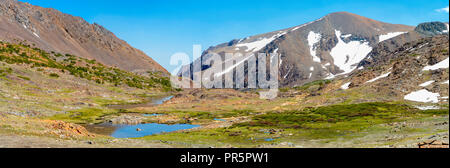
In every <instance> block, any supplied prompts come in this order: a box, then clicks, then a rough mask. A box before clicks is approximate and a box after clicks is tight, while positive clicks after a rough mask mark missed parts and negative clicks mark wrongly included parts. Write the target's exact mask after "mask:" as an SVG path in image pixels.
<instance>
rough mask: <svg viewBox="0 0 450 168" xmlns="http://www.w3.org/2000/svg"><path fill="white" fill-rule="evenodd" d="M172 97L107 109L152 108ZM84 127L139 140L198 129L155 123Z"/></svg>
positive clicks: (146, 115)
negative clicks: (161, 134) (149, 136)
mask: <svg viewBox="0 0 450 168" xmlns="http://www.w3.org/2000/svg"><path fill="white" fill-rule="evenodd" d="M172 98H173V96H166V97H152V98H150V99H149V101H148V102H146V103H141V104H123V105H109V106H108V107H109V108H112V109H132V108H137V107H153V106H157V105H161V104H163V103H164V102H166V101H169V100H170V99H172ZM159 115H161V114H143V116H145V117H156V116H159ZM84 127H85V128H86V129H87V130H88V131H89V132H92V133H96V134H101V135H108V136H112V137H114V138H140V137H144V136H148V135H154V134H160V133H167V132H174V131H179V130H185V129H192V128H196V127H199V126H198V125H191V124H174V125H168V124H157V123H148V124H138V125H123V124H111V123H102V124H95V125H84Z"/></svg>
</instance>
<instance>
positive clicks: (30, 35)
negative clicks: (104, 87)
mask: <svg viewBox="0 0 450 168" xmlns="http://www.w3.org/2000/svg"><path fill="white" fill-rule="evenodd" d="M0 23H1V24H0V30H1V31H0V39H1V40H4V41H8V42H18V41H20V42H22V41H26V42H28V43H29V44H35V45H36V47H39V48H42V49H44V50H46V51H49V52H50V51H54V52H61V53H68V54H73V55H77V56H81V57H84V58H88V59H96V60H97V61H99V62H101V63H103V64H105V65H108V66H113V67H118V68H121V69H123V70H128V71H133V72H145V71H152V72H161V73H163V74H166V75H167V74H168V72H167V70H166V69H164V68H163V67H162V66H161V65H159V64H158V63H156V62H155V61H154V60H153V59H152V58H151V57H149V56H147V55H146V54H145V53H144V52H142V51H141V50H138V49H136V48H133V47H132V46H130V45H129V44H128V43H127V42H126V41H124V40H122V39H119V38H118V37H117V36H116V35H115V34H114V33H112V32H110V31H109V30H107V29H106V28H104V27H103V26H101V25H99V24H97V23H93V24H90V23H88V22H86V21H85V20H84V19H83V18H81V17H78V16H72V15H70V14H65V13H63V12H61V11H58V10H56V9H52V8H43V7H39V6H34V5H31V4H29V3H23V2H20V1H17V0H6V1H4V2H3V3H1V4H0Z"/></svg>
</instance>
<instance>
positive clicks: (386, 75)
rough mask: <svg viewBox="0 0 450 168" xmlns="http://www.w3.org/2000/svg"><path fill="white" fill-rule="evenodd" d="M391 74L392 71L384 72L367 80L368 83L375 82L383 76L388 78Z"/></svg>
mask: <svg viewBox="0 0 450 168" xmlns="http://www.w3.org/2000/svg"><path fill="white" fill-rule="evenodd" d="M390 74H391V72H388V73H385V74H383V75H380V76H379V77H376V78H373V79H371V80H369V81H367V82H366V83H372V82H375V81H377V80H379V79H381V78H386V77H388V76H389V75H390Z"/></svg>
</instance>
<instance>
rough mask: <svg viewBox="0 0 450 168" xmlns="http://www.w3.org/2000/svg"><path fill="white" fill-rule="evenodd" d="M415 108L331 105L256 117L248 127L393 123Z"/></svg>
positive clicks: (376, 105) (369, 104)
mask: <svg viewBox="0 0 450 168" xmlns="http://www.w3.org/2000/svg"><path fill="white" fill-rule="evenodd" d="M418 112H419V111H418V110H417V109H415V108H412V107H409V106H406V105H398V104H390V103H362V104H349V105H332V106H324V107H317V108H306V109H304V110H300V111H297V110H294V111H287V112H283V113H269V114H265V115H261V116H257V117H255V118H254V119H253V121H251V122H249V123H245V124H242V125H245V126H262V127H279V128H305V127H307V125H308V124H309V123H320V122H323V123H339V122H348V121H356V120H383V121H392V120H394V119H396V118H399V117H402V116H405V115H408V114H414V113H418Z"/></svg>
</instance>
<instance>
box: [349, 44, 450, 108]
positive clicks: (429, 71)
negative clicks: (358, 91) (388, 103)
mask: <svg viewBox="0 0 450 168" xmlns="http://www.w3.org/2000/svg"><path fill="white" fill-rule="evenodd" d="M448 39H449V37H448V35H438V36H433V37H426V38H422V39H419V40H416V41H412V42H408V43H406V44H404V45H403V46H401V47H399V48H397V49H396V50H394V51H389V49H386V50H384V51H382V52H379V53H381V54H380V55H378V58H377V59H374V60H373V61H374V62H373V63H372V64H366V65H364V67H363V68H361V69H360V70H357V71H355V72H353V73H352V74H350V76H349V77H348V78H347V79H344V81H345V82H343V83H345V84H344V85H343V86H342V87H341V89H344V90H346V89H351V88H357V87H367V86H370V90H374V91H376V92H379V93H385V94H386V96H387V97H391V98H398V99H397V100H408V101H413V102H420V103H444V104H447V105H448V95H449V83H448V80H449V60H448V59H449V41H448Z"/></svg>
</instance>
